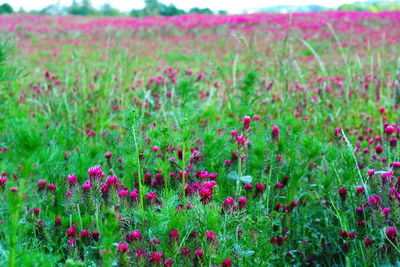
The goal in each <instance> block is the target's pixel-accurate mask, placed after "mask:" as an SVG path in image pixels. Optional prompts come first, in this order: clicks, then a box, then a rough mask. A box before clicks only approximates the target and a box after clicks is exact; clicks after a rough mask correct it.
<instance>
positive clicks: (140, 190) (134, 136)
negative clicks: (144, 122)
mask: <svg viewBox="0 0 400 267" xmlns="http://www.w3.org/2000/svg"><path fill="white" fill-rule="evenodd" d="M132 133H133V140H134V142H135V149H136V153H137V154H136V160H137V169H138V184H139V205H140V209H141V210H143V188H142V170H141V168H140V156H139V149H138V145H137V139H136V131H135V126H132Z"/></svg>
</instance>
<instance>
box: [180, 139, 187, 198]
mask: <svg viewBox="0 0 400 267" xmlns="http://www.w3.org/2000/svg"><path fill="white" fill-rule="evenodd" d="M181 164H182V165H181V169H182V199H183V200H185V186H186V179H185V176H186V175H185V144H183V146H182V162H181Z"/></svg>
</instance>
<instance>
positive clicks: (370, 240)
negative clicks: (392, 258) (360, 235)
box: [364, 237, 373, 247]
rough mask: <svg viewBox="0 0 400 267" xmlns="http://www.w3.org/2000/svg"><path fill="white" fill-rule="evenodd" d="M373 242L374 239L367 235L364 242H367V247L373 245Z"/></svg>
mask: <svg viewBox="0 0 400 267" xmlns="http://www.w3.org/2000/svg"><path fill="white" fill-rule="evenodd" d="M372 243H373V241H372V239H371V238H369V237H366V238H365V239H364V244H365V246H366V247H370V246H371V245H372Z"/></svg>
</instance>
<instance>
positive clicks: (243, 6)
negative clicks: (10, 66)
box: [4, 0, 356, 13]
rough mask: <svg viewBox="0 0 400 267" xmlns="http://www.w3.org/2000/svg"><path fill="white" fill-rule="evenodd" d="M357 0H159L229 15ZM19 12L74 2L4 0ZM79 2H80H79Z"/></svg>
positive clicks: (99, 1) (132, 4) (132, 3)
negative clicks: (285, 6) (271, 8)
mask: <svg viewBox="0 0 400 267" xmlns="http://www.w3.org/2000/svg"><path fill="white" fill-rule="evenodd" d="M355 1H356V0H280V1H277V0H159V2H162V3H165V4H171V3H172V4H174V5H175V6H177V7H178V8H181V9H185V10H189V9H190V8H192V7H199V8H206V7H208V8H210V9H211V10H214V11H218V10H226V11H228V12H229V13H240V12H241V11H243V10H251V9H256V8H263V7H269V6H275V5H295V6H296V5H311V4H318V5H322V6H326V7H338V6H340V5H342V4H346V3H353V2H355ZM4 2H8V3H9V4H11V6H12V7H13V8H14V9H15V10H18V9H19V8H20V7H22V8H24V9H25V10H27V11H29V10H33V9H34V10H40V9H42V8H44V7H46V6H48V5H51V4H56V3H57V2H58V3H59V4H60V5H61V6H62V5H70V4H71V2H72V0H8V1H7V0H4ZM78 2H79V1H78ZM91 3H92V5H93V6H94V7H96V8H99V7H101V6H102V5H103V4H105V3H109V4H111V5H112V6H113V7H115V8H118V9H119V10H121V11H130V10H132V9H134V8H135V9H140V8H143V7H144V1H143V0H91Z"/></svg>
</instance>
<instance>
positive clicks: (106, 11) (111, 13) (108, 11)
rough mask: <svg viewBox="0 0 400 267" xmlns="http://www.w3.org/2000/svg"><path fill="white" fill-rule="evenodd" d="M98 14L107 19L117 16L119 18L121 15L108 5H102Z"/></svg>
mask: <svg viewBox="0 0 400 267" xmlns="http://www.w3.org/2000/svg"><path fill="white" fill-rule="evenodd" d="M100 13H101V15H103V16H107V17H117V16H121V15H122V13H121V12H120V11H119V10H118V9H116V8H114V7H112V6H111V5H110V4H108V3H106V4H104V5H103V6H102V7H101V8H100Z"/></svg>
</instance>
